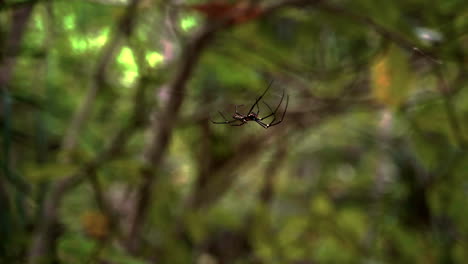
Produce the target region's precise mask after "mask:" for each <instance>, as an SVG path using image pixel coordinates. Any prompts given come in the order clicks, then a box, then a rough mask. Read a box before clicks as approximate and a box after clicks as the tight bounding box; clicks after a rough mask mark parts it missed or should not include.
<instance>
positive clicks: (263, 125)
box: [255, 120, 268, 129]
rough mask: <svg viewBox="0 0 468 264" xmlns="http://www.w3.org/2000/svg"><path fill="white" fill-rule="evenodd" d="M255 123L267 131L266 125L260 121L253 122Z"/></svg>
mask: <svg viewBox="0 0 468 264" xmlns="http://www.w3.org/2000/svg"><path fill="white" fill-rule="evenodd" d="M255 122H257V124H259V125H261V126H262V127H263V128H265V129H267V128H268V125H267V124H265V123H263V122H262V121H260V120H255Z"/></svg>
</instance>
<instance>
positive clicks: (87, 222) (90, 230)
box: [81, 211, 109, 239]
mask: <svg viewBox="0 0 468 264" xmlns="http://www.w3.org/2000/svg"><path fill="white" fill-rule="evenodd" d="M81 225H82V226H83V229H84V231H85V233H86V234H87V235H88V236H90V237H92V238H96V239H103V238H105V237H106V236H107V235H108V234H109V219H108V218H107V216H105V215H104V214H102V213H101V212H98V211H87V212H84V213H83V214H82V215H81Z"/></svg>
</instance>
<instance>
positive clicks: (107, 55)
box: [62, 0, 141, 160]
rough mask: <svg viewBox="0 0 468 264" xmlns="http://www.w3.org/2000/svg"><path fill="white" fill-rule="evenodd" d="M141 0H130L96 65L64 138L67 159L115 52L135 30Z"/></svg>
mask: <svg viewBox="0 0 468 264" xmlns="http://www.w3.org/2000/svg"><path fill="white" fill-rule="evenodd" d="M140 1H141V0H132V1H131V2H130V5H129V6H128V8H127V10H126V13H125V14H124V15H123V16H122V18H121V19H120V21H119V22H118V25H117V32H116V33H115V34H114V38H113V39H111V40H109V41H108V42H107V45H106V46H105V47H104V48H103V51H102V56H101V58H100V59H99V61H98V63H97V66H96V72H95V73H94V74H93V79H92V82H91V86H90V88H89V90H88V92H87V94H86V97H85V99H84V101H83V103H82V104H81V106H80V108H79V109H78V110H77V111H76V113H75V116H74V117H73V119H72V121H71V123H70V125H69V127H68V129H67V132H66V134H65V136H64V138H63V142H62V150H63V151H64V154H65V160H68V159H69V158H70V154H71V153H72V152H73V150H74V149H75V147H76V144H77V141H78V135H79V132H80V130H81V129H82V128H83V127H84V124H85V123H86V121H87V120H88V118H89V115H90V113H91V110H92V108H93V104H94V102H95V100H96V97H97V95H98V93H99V92H100V91H101V90H102V89H103V88H104V87H105V85H106V70H107V68H108V66H109V64H110V63H111V62H112V59H113V57H114V54H115V52H116V51H117V49H118V48H119V47H120V45H121V42H122V40H123V38H124V37H125V36H126V37H129V36H130V35H131V33H132V32H133V28H134V24H135V23H134V22H135V16H136V12H137V7H138V3H139V2H140Z"/></svg>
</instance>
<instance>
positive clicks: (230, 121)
mask: <svg viewBox="0 0 468 264" xmlns="http://www.w3.org/2000/svg"><path fill="white" fill-rule="evenodd" d="M218 113H219V115H220V116H221V117H222V118H223V119H224V121H221V122H216V121H213V120H210V121H211V123H213V124H230V123H234V122H236V121H238V120H237V119H233V120H227V119H226V117H225V116H224V115H223V113H221V112H220V111H218Z"/></svg>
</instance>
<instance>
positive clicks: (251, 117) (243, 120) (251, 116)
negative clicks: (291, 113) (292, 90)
mask: <svg viewBox="0 0 468 264" xmlns="http://www.w3.org/2000/svg"><path fill="white" fill-rule="evenodd" d="M272 84H273V82H270V84H269V85H268V87H267V88H266V90H265V91H264V92H263V94H262V95H260V97H258V98H257V100H255V103H254V104H253V105H252V106H251V107H250V110H249V112H248V114H247V115H243V114H241V113H239V111H238V110H237V109H238V107H239V106H243V105H236V106H235V112H234V115H233V116H232V118H233V119H232V120H227V119H226V117H225V116H224V115H223V113H221V112H220V111H218V113H219V115H221V117H222V118H223V119H224V121H221V122H216V121H213V120H211V122H212V123H213V124H224V125H227V124H229V125H231V126H243V125H245V124H247V122H249V121H255V122H257V124H259V125H260V126H262V127H263V128H265V129H267V128H269V127H272V126H276V125H278V124H279V123H281V122H282V121H283V118H284V116H285V114H286V110H288V103H289V95H287V96H286V106H285V108H284V112H283V115H282V116H281V119H280V120H278V121H276V112H277V111H278V109H279V108H280V106H281V104H282V103H283V99H284V90H283V95H282V96H281V100H280V102H279V104H278V105H277V106H276V108H275V110H274V111H273V109H272V108H271V107H270V106H269V105H268V104H267V103H265V102H263V103H264V104H265V105H266V106H267V107H268V109H269V110H270V111H271V113H270V114H269V115H267V116H264V117H259V116H258V115H259V114H260V107H259V106H258V103H259V102H260V100H261V99H262V98H263V96H264V95H265V94H266V93H267V92H268V90H269V89H270V87H271V85H272ZM255 106H256V107H257V112H253V111H252V110H253V109H254V108H255ZM271 116H273V120H271V122H270V123H265V122H263V120H265V119H267V118H269V117H271ZM275 121H276V122H275ZM236 122H237V124H236ZM239 122H240V123H239Z"/></svg>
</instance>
